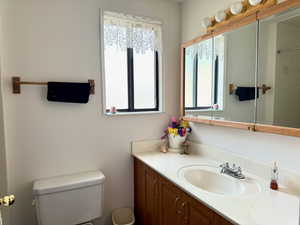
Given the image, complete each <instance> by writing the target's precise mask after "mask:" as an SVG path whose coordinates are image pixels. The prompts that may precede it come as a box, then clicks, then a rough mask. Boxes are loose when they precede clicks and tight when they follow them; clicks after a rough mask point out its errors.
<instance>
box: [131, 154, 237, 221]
mask: <svg viewBox="0 0 300 225" xmlns="http://www.w3.org/2000/svg"><path fill="white" fill-rule="evenodd" d="M134 188H135V191H134V203H135V216H136V224H137V225H232V224H231V223H229V222H228V221H226V220H225V219H224V218H223V217H221V216H219V215H218V214H216V213H215V212H214V211H212V210H211V209H209V208H208V207H206V206H205V205H203V204H202V203H201V202H199V201H198V200H196V199H194V198H193V197H191V196H190V195H188V194H187V193H185V192H184V191H182V190H181V189H180V188H178V187H177V186H176V185H174V184H173V183H172V182H170V181H169V180H167V179H166V178H164V177H162V176H160V175H159V174H158V173H157V172H155V171H154V170H152V169H151V168H149V167H148V166H147V165H145V164H144V163H143V162H141V161H140V160H138V159H136V158H135V159H134Z"/></svg>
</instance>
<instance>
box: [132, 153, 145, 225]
mask: <svg viewBox="0 0 300 225" xmlns="http://www.w3.org/2000/svg"><path fill="white" fill-rule="evenodd" d="M145 193H146V183H145V165H144V164H143V163H142V162H141V161H139V160H137V159H134V211H135V217H136V223H137V224H139V225H146V223H145V211H146V205H145V204H146V195H145Z"/></svg>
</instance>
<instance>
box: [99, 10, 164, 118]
mask: <svg viewBox="0 0 300 225" xmlns="http://www.w3.org/2000/svg"><path fill="white" fill-rule="evenodd" d="M105 11H111V10H106V9H100V24H99V27H100V29H99V30H100V32H99V35H100V46H99V49H100V67H101V81H102V109H103V111H102V112H103V114H104V115H107V116H114V115H130V114H157V113H165V105H164V104H165V101H164V98H165V89H164V85H165V76H164V71H165V67H164V64H163V62H164V57H165V56H164V51H163V40H164V29H163V27H164V26H163V23H162V21H161V20H160V19H155V18H153V19H155V20H156V21H160V22H161V24H162V25H161V41H162V42H161V49H160V51H155V83H156V85H155V103H156V104H155V105H156V106H155V108H144V109H140V108H138V109H134V110H129V109H117V113H111V112H109V110H108V109H107V108H106V78H105V76H106V74H105V53H104V51H105V49H104V12H105ZM115 12H116V13H124V12H117V11H115ZM125 13H126V12H125ZM127 67H128V65H127ZM132 88H134V87H133V86H132ZM128 90H130V88H129V87H128ZM132 91H133V92H134V89H132ZM133 94H134V93H133ZM133 97H134V95H133ZM128 99H129V96H128ZM128 105H129V102H128Z"/></svg>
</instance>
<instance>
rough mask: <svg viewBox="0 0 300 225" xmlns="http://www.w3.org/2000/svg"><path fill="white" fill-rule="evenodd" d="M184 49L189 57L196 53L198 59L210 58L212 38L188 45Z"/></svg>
mask: <svg viewBox="0 0 300 225" xmlns="http://www.w3.org/2000/svg"><path fill="white" fill-rule="evenodd" d="M185 51H186V54H187V55H189V56H190V57H193V58H194V57H195V55H196V54H197V55H198V59H199V60H211V59H212V54H213V46H212V39H209V40H206V41H203V42H200V43H198V44H195V45H192V46H189V47H188V48H186V50H185Z"/></svg>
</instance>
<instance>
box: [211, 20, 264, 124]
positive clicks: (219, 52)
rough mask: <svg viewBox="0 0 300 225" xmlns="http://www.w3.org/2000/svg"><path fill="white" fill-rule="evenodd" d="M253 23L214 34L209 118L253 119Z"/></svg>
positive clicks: (254, 37)
mask: <svg viewBox="0 0 300 225" xmlns="http://www.w3.org/2000/svg"><path fill="white" fill-rule="evenodd" d="M256 35H257V23H253V24H250V25H247V26H244V27H242V28H239V29H236V30H233V31H230V32H226V33H223V34H221V35H219V36H216V37H215V38H214V62H215V68H214V74H215V75H214V77H215V80H214V86H215V90H217V91H215V94H214V99H215V100H214V103H215V104H214V106H213V119H215V120H228V121H236V122H249V123H252V122H254V119H255V118H254V117H255V96H256V95H258V96H259V93H257V92H258V90H257V89H256V88H255V86H256V85H255V74H256V73H255V70H256Z"/></svg>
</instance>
